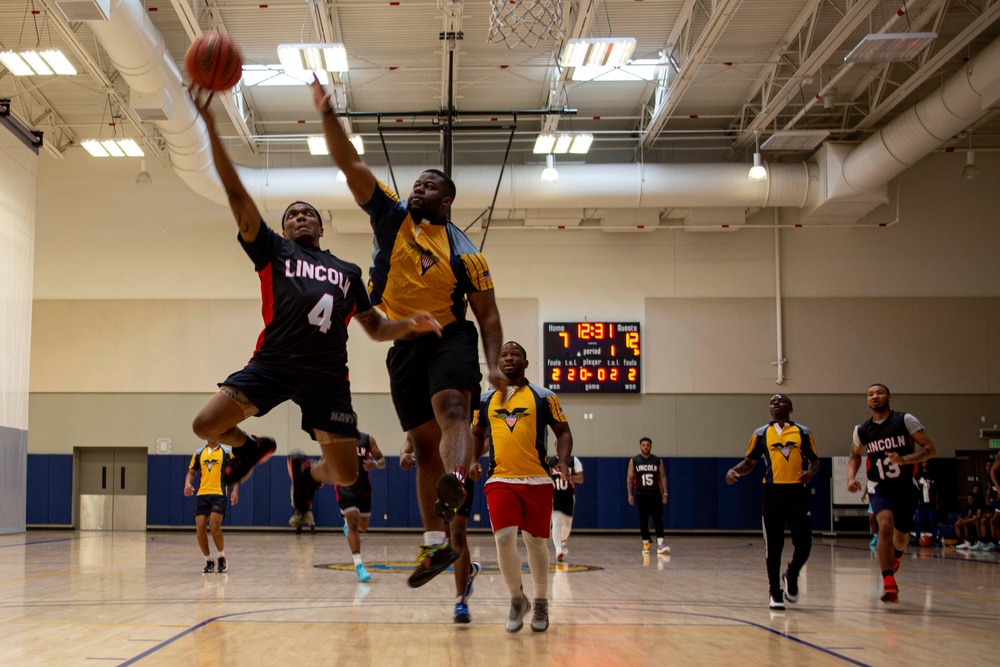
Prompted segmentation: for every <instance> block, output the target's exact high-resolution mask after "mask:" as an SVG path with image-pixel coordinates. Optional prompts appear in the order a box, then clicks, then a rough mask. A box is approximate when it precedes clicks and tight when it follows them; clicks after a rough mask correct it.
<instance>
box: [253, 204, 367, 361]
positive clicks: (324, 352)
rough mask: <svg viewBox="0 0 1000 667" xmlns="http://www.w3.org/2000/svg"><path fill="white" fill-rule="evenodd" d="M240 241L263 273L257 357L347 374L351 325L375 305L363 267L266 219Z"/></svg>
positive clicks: (256, 358)
mask: <svg viewBox="0 0 1000 667" xmlns="http://www.w3.org/2000/svg"><path fill="white" fill-rule="evenodd" d="M239 240H240V244H241V245H242V246H243V249H244V250H245V251H246V253H247V255H249V256H250V259H252V260H253V263H254V268H255V269H256V270H257V274H258V276H259V277H260V291H261V314H262V316H263V318H264V330H263V331H261V333H260V336H259V337H258V338H257V347H256V350H255V351H254V355H253V361H254V362H257V363H261V364H268V363H271V364H274V363H281V364H289V363H291V364H303V365H308V366H323V367H329V366H334V367H342V368H343V369H344V375H345V378H346V375H347V325H348V324H349V323H350V321H351V318H352V317H353V316H354V314H355V313H360V312H364V311H366V310H368V309H370V308H371V302H370V301H369V300H368V293H367V291H366V289H365V285H364V282H363V280H362V279H361V269H360V268H359V267H358V266H357V265H355V264H351V263H350V262H345V261H343V260H341V259H339V258H338V257H335V256H334V255H333V254H332V253H330V252H329V251H328V250H321V249H320V248H311V247H304V246H300V245H299V244H297V243H295V242H294V241H289V240H288V239H286V238H284V237H282V236H279V235H278V234H276V233H275V232H274V231H273V230H272V229H270V228H269V227H268V226H267V225H266V224H264V221H263V220H262V221H261V223H260V230H259V231H258V232H257V238H255V239H254V240H253V242H251V243H246V242H244V241H243V238H242V237H239Z"/></svg>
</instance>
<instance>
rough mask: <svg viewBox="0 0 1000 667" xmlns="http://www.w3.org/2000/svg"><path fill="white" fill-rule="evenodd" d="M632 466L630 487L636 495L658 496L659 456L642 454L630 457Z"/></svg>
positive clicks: (659, 492)
mask: <svg viewBox="0 0 1000 667" xmlns="http://www.w3.org/2000/svg"><path fill="white" fill-rule="evenodd" d="M632 467H633V468H634V470H635V475H634V477H633V478H632V488H633V489H634V490H635V494H636V495H637V496H659V495H662V494H663V491H662V490H661V489H660V457H659V456H657V455H656V454H650V455H649V458H648V459H647V458H644V457H643V456H642V454H636V455H635V456H633V457H632Z"/></svg>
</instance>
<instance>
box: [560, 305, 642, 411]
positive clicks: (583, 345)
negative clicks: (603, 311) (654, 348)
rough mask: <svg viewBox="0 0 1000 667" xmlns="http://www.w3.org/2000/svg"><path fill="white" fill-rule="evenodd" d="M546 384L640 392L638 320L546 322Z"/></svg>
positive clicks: (571, 389) (571, 390)
mask: <svg viewBox="0 0 1000 667" xmlns="http://www.w3.org/2000/svg"><path fill="white" fill-rule="evenodd" d="M542 334H543V335H542V338H543V341H542V349H543V353H544V356H545V369H544V374H545V387H546V388H547V389H551V390H552V391H555V392H560V393H594V394H638V393H639V392H640V391H641V389H642V382H641V379H642V377H641V368H642V366H641V364H640V355H641V354H642V336H641V334H640V331H639V323H638V322H546V323H545V325H544V331H543V332H542Z"/></svg>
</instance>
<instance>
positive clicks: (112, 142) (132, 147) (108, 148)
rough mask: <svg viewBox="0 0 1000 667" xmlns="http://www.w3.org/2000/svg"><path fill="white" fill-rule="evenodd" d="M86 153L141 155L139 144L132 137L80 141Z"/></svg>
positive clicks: (104, 155)
mask: <svg viewBox="0 0 1000 667" xmlns="http://www.w3.org/2000/svg"><path fill="white" fill-rule="evenodd" d="M80 145H81V146H83V147H84V148H85V149H86V150H87V152H88V153H90V154H91V155H93V156H94V157H126V156H128V157H142V156H143V155H144V153H143V152H142V148H140V147H139V144H137V143H135V141H134V140H132V139H117V140H116V139H87V140H86V141H81V142H80Z"/></svg>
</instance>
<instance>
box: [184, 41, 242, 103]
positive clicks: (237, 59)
mask: <svg viewBox="0 0 1000 667" xmlns="http://www.w3.org/2000/svg"><path fill="white" fill-rule="evenodd" d="M184 65H185V67H187V71H188V74H190V75H191V80H192V81H193V82H194V83H195V84H196V85H198V86H200V87H201V88H204V89H205V90H212V91H216V92H218V91H223V90H229V89H230V88H232V87H233V86H235V85H236V84H237V83H239V81H240V77H241V76H243V56H242V55H241V54H240V50H239V49H238V48H237V47H236V45H235V44H233V42H232V40H230V39H229V38H228V37H226V36H225V35H220V34H219V33H217V32H207V33H205V34H204V35H202V36H201V37H199V38H198V39H196V40H194V41H193V42H191V46H189V47H188V50H187V55H186V56H185V57H184Z"/></svg>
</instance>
